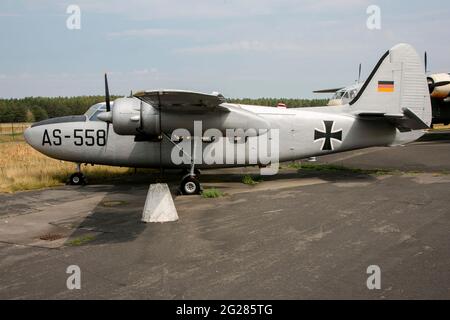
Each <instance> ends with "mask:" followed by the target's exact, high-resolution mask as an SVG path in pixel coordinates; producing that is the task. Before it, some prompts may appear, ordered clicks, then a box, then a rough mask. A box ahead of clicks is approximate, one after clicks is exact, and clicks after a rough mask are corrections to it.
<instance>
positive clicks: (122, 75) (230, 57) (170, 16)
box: [0, 0, 450, 98]
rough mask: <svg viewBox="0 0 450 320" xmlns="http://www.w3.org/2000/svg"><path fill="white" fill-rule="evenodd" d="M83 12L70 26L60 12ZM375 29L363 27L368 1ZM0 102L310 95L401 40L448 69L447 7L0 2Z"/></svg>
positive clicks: (357, 0)
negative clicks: (175, 94) (167, 92)
mask: <svg viewBox="0 0 450 320" xmlns="http://www.w3.org/2000/svg"><path fill="white" fill-rule="evenodd" d="M70 4H76V5H78V6H79V7H80V9H81V29H80V30H69V29H67V27H66V20H67V18H68V17H69V14H67V13H66V8H67V6H68V5H70ZM372 4H375V5H378V6H379V7H380V9H381V30H369V29H368V28H367V26H366V20H367V18H368V15H367V13H366V9H367V7H368V6H369V5H372ZM0 39H1V41H0V58H1V59H0V97H6V98H9V97H24V96H58V95H62V96H73V95H91V94H102V93H103V80H102V74H103V73H104V72H108V73H109V74H110V90H111V92H112V93H114V94H127V93H129V92H130V90H134V91H135V90H140V89H156V88H175V89H189V90H195V91H203V92H212V91H219V92H222V93H223V94H224V95H225V96H226V97H291V98H294V97H305V98H307V97H314V95H313V94H312V93H311V91H312V90H314V89H320V88H328V87H335V86H341V85H346V84H351V83H353V82H354V80H355V79H356V78H357V69H358V64H359V63H360V62H361V63H362V64H363V77H364V76H367V75H368V73H369V72H370V71H371V69H372V68H373V66H374V65H375V63H376V62H377V61H378V59H379V57H380V56H381V55H382V54H383V53H384V52H385V51H386V50H387V49H389V48H390V47H392V46H393V45H395V44H396V43H398V42H408V43H411V44H412V45H414V46H415V47H416V49H417V50H418V51H419V53H420V54H421V55H423V52H424V50H427V51H428V56H429V69H430V70H431V71H433V72H449V71H450V40H449V39H450V3H449V2H448V1H447V0H441V1H438V0H429V1H426V2H425V1H377V2H376V1H372V0H369V1H366V0H341V1H338V0H322V1H320V0H315V1H314V0H305V1H294V0H278V1H268V0H220V1H215V0H191V1H181V0H180V1H173V0H164V1H163V0H157V1H154V0H126V1H119V0H110V1H100V0H71V1H56V0H39V1H37V0H36V1H31V0H29V1H25V0H22V1H21V0H2V1H1V3H0Z"/></svg>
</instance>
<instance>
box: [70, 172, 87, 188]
mask: <svg viewBox="0 0 450 320" xmlns="http://www.w3.org/2000/svg"><path fill="white" fill-rule="evenodd" d="M69 184H70V185H73V186H81V185H85V184H86V178H85V176H84V174H82V173H81V172H75V173H74V174H72V175H71V176H70V178H69Z"/></svg>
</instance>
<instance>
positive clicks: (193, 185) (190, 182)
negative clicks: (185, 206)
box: [180, 175, 201, 195]
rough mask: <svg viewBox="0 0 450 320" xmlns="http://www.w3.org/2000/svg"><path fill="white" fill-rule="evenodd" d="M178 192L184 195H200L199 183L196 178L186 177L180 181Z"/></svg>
mask: <svg viewBox="0 0 450 320" xmlns="http://www.w3.org/2000/svg"><path fill="white" fill-rule="evenodd" d="M180 190H181V193H182V194H184V195H193V194H200V191H201V189H200V182H199V181H198V179H197V177H195V176H191V175H188V176H186V177H184V178H183V180H182V181H181V185H180Z"/></svg>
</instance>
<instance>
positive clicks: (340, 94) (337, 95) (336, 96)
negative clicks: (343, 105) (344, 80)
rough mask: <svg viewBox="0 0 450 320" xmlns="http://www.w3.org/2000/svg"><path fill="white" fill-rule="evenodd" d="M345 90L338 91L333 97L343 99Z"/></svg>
mask: <svg viewBox="0 0 450 320" xmlns="http://www.w3.org/2000/svg"><path fill="white" fill-rule="evenodd" d="M344 93H345V91H337V92H336V93H335V94H334V96H333V99H342V96H343V95H344Z"/></svg>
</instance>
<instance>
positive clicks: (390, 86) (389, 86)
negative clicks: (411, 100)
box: [378, 81, 394, 92]
mask: <svg viewBox="0 0 450 320" xmlns="http://www.w3.org/2000/svg"><path fill="white" fill-rule="evenodd" d="M378 92H394V81H378Z"/></svg>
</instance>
